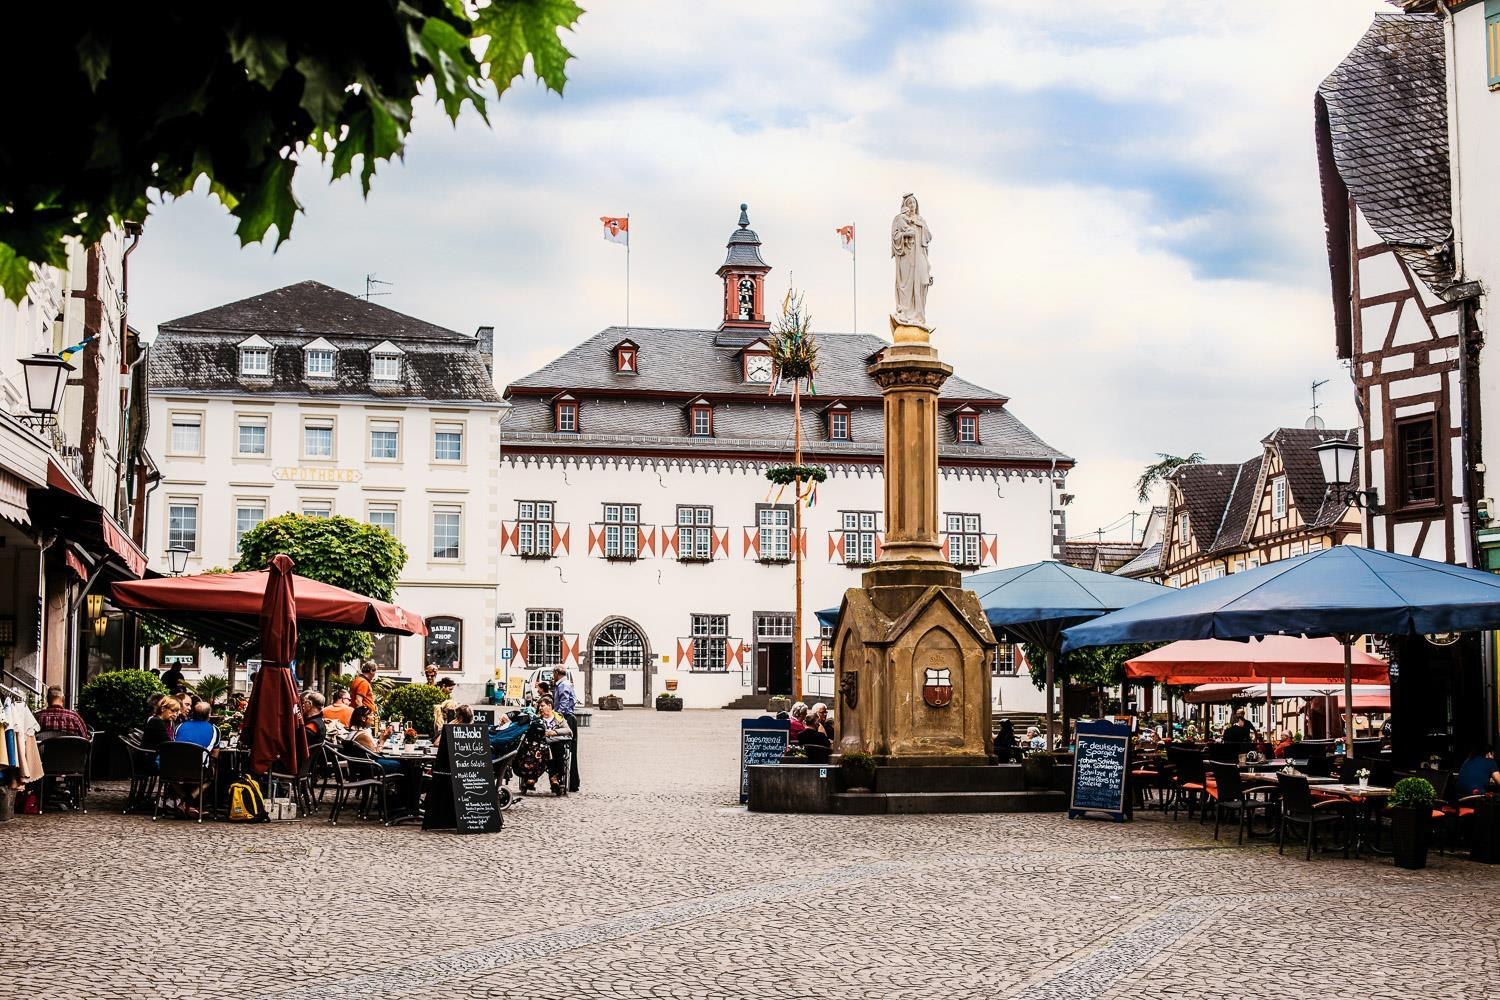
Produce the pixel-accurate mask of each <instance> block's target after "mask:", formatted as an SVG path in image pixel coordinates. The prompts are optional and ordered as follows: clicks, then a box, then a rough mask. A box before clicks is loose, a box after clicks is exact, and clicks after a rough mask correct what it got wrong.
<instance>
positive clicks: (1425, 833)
mask: <svg viewBox="0 0 1500 1000" xmlns="http://www.w3.org/2000/svg"><path fill="white" fill-rule="evenodd" d="M1431 840H1432V808H1431V807H1430V806H1429V807H1427V808H1424V809H1392V810H1391V855H1392V857H1393V858H1394V860H1395V862H1396V867H1397V868H1411V869H1417V868H1426V867H1427V847H1428V845H1429V843H1430V842H1431Z"/></svg>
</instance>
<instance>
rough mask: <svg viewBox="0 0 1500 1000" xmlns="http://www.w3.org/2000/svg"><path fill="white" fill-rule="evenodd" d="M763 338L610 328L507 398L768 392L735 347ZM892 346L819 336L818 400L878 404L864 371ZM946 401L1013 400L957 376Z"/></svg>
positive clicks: (859, 337) (850, 336) (520, 383)
mask: <svg viewBox="0 0 1500 1000" xmlns="http://www.w3.org/2000/svg"><path fill="white" fill-rule="evenodd" d="M762 336H766V335H765V334H747V335H746V336H745V337H743V338H734V339H732V340H726V339H725V338H724V335H723V334H722V333H720V332H719V331H717V330H681V329H663V328H648V327H639V326H631V327H621V326H612V327H609V328H608V329H605V330H603V331H601V332H599V333H597V334H595V335H594V336H592V337H590V338H589V339H588V340H585V341H584V342H583V343H581V344H579V345H578V346H577V347H574V348H573V349H572V350H569V351H567V352H565V353H564V354H562V355H561V356H559V357H558V358H557V359H556V360H554V361H551V362H549V363H548V364H546V365H544V366H542V367H541V368H539V369H538V370H536V371H534V372H532V373H531V374H530V375H527V376H525V377H524V378H519V379H516V380H515V381H514V382H512V383H511V384H510V386H509V388H507V389H506V395H507V396H510V395H512V394H515V393H516V392H517V390H538V389H550V390H555V391H561V390H564V389H569V390H574V391H578V390H587V389H609V390H630V391H638V390H644V389H651V390H654V391H658V392H674V393H689V394H697V393H716V392H719V393H726V392H728V393H746V392H751V393H759V392H764V391H765V388H764V387H757V386H748V385H746V384H745V383H744V382H743V381H742V379H741V376H740V356H739V347H738V346H735V345H736V344H737V342H739V341H741V340H742V341H743V342H744V343H750V342H752V341H754V340H757V339H759V338H760V337H762ZM627 338H628V339H630V340H633V341H635V342H636V343H637V344H639V345H640V351H639V353H638V354H637V356H636V358H637V364H638V365H639V367H640V373H639V374H637V375H621V374H619V373H618V372H616V371H615V364H614V354H613V350H614V346H615V345H616V344H618V343H619V342H620V341H622V340H625V339H627ZM889 346H890V344H889V342H887V341H885V340H882V339H881V338H879V337H876V336H873V335H871V334H865V333H820V334H818V366H819V370H818V378H817V387H818V396H819V397H820V398H822V399H826V400H827V401H828V402H832V401H833V400H834V399H836V398H838V397H840V396H858V397H862V398H867V399H878V398H879V397H880V386H879V385H877V384H876V382H875V380H874V379H872V378H870V376H869V375H868V374H867V373H866V371H865V369H866V367H867V366H868V364H869V362H870V360H871V359H872V358H873V357H874V355H876V354H877V353H879V352H880V351H881V350H883V349H885V348H886V347H889ZM787 395H790V393H789V392H788V393H787ZM940 398H942V399H944V400H954V401H957V400H964V401H975V402H978V401H985V400H988V401H992V402H997V403H1003V402H1005V401H1006V399H1007V397H1006V396H1003V395H1001V394H1000V393H998V392H995V391H994V390H992V389H985V388H983V387H982V386H977V385H975V384H974V383H972V382H968V381H966V380H964V379H962V378H959V377H958V376H956V375H955V376H954V377H952V378H950V379H949V380H948V381H947V382H946V383H944V384H943V389H942V394H941V397H940Z"/></svg>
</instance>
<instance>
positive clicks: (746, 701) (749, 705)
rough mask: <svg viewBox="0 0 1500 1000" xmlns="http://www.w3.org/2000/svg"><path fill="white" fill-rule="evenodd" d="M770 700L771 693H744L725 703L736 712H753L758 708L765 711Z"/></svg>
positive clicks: (727, 708)
mask: <svg viewBox="0 0 1500 1000" xmlns="http://www.w3.org/2000/svg"><path fill="white" fill-rule="evenodd" d="M768 700H769V695H764V694H744V695H740V696H739V697H738V698H736V699H735V700H734V701H731V702H730V703H729V704H727V705H725V706H724V708H725V709H726V710H730V711H735V712H753V711H757V710H759V711H762V712H764V711H765V710H766V702H767V701H768Z"/></svg>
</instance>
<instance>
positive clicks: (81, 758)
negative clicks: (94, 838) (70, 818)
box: [37, 735, 93, 813]
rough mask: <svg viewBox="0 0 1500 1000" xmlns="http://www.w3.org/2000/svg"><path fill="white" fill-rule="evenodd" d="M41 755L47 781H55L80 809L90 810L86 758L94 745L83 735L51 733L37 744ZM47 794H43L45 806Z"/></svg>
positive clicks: (87, 761)
mask: <svg viewBox="0 0 1500 1000" xmlns="http://www.w3.org/2000/svg"><path fill="white" fill-rule="evenodd" d="M37 750H38V752H40V754H41V757H42V772H43V773H44V774H46V776H47V780H48V781H49V782H56V784H57V787H58V789H59V790H60V791H61V792H63V793H64V794H66V795H67V796H68V798H69V800H70V801H71V803H72V805H73V807H74V808H76V809H77V810H78V811H79V812H83V813H86V812H88V811H89V808H88V806H89V803H88V796H89V783H88V777H89V757H90V754H91V752H92V750H93V744H92V743H90V742H89V741H88V740H86V739H84V738H83V737H82V736H63V735H58V736H52V737H49V738H48V739H47V740H45V741H44V742H41V743H38V744H37ZM46 800H47V796H46V795H45V794H44V795H43V796H42V804H43V807H44V808H45V806H46Z"/></svg>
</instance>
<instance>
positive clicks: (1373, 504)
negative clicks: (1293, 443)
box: [1313, 438, 1380, 514]
mask: <svg viewBox="0 0 1500 1000" xmlns="http://www.w3.org/2000/svg"><path fill="white" fill-rule="evenodd" d="M1313 451H1315V452H1317V455H1318V464H1319V465H1321V466H1322V467H1323V481H1324V482H1325V483H1327V484H1328V495H1329V496H1331V497H1334V498H1338V499H1342V500H1343V502H1344V504H1345V505H1346V506H1353V507H1357V508H1359V509H1360V510H1367V511H1369V512H1370V513H1372V514H1377V513H1379V512H1380V502H1379V500H1378V498H1377V495H1376V493H1375V490H1373V489H1365V490H1361V489H1356V488H1355V487H1354V478H1355V476H1354V470H1355V465H1356V463H1357V462H1358V460H1359V445H1357V444H1355V443H1354V442H1353V441H1346V440H1344V439H1343V438H1334V439H1333V440H1332V441H1324V442H1323V443H1322V444H1320V445H1316V446H1314V448H1313Z"/></svg>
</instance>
